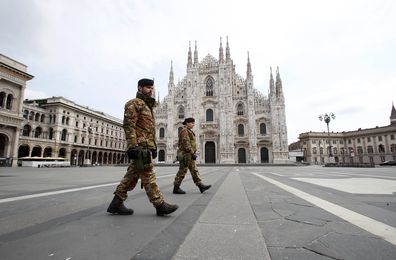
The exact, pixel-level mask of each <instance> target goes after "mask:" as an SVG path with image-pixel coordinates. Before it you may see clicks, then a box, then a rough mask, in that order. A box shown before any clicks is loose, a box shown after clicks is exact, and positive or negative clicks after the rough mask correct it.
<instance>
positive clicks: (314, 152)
mask: <svg viewBox="0 0 396 260" xmlns="http://www.w3.org/2000/svg"><path fill="white" fill-rule="evenodd" d="M317 152H318V151H317V150H316V147H314V148H312V153H313V154H316V153H317ZM315 159H316V158H315Z"/></svg>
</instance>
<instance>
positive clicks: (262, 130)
mask: <svg viewBox="0 0 396 260" xmlns="http://www.w3.org/2000/svg"><path fill="white" fill-rule="evenodd" d="M260 134H261V135H266V134H267V126H266V125H265V124H264V123H261V124H260Z"/></svg>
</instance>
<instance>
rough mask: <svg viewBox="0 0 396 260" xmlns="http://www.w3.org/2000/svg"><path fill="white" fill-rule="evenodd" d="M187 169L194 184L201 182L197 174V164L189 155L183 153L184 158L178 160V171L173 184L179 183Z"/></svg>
mask: <svg viewBox="0 0 396 260" xmlns="http://www.w3.org/2000/svg"><path fill="white" fill-rule="evenodd" d="M187 170H190V173H191V176H192V179H193V181H194V183H195V184H196V185H198V184H199V183H201V181H202V179H201V176H200V175H199V172H198V168H197V164H196V163H195V161H194V160H192V159H191V155H190V156H188V155H185V157H184V159H183V160H182V161H181V162H180V166H179V171H178V172H177V174H176V177H175V181H174V183H173V184H174V185H175V186H180V185H181V183H182V181H183V179H184V176H186V174H187Z"/></svg>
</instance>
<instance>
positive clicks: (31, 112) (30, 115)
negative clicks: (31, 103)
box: [29, 111, 34, 120]
mask: <svg viewBox="0 0 396 260" xmlns="http://www.w3.org/2000/svg"><path fill="white" fill-rule="evenodd" d="M33 119H34V112H33V111H30V114H29V120H33Z"/></svg>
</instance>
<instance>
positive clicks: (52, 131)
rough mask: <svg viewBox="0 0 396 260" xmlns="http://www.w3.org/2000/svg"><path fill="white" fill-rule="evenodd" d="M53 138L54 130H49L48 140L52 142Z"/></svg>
mask: <svg viewBox="0 0 396 260" xmlns="http://www.w3.org/2000/svg"><path fill="white" fill-rule="evenodd" d="M53 138H54V129H53V128H50V129H49V133H48V139H50V140H52V139H53Z"/></svg>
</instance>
